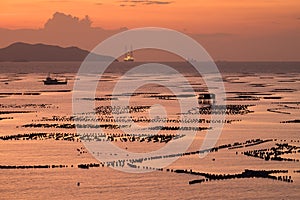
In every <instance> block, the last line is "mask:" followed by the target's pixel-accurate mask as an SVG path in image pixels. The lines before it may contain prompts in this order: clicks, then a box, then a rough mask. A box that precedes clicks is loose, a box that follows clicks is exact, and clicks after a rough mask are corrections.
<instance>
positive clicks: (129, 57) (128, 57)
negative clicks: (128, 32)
mask: <svg viewBox="0 0 300 200" xmlns="http://www.w3.org/2000/svg"><path fill="white" fill-rule="evenodd" d="M133 61H134V57H133V51H132V47H131V50H130V51H128V52H127V53H126V56H125V57H124V62H133Z"/></svg>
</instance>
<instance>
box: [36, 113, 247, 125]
mask: <svg viewBox="0 0 300 200" xmlns="http://www.w3.org/2000/svg"><path fill="white" fill-rule="evenodd" d="M39 121H61V122H64V121H67V122H70V121H76V122H87V121H93V122H107V123H108V122H111V123H113V122H115V123H120V122H121V123H130V122H135V123H139V122H143V123H185V124H188V123H213V124H216V123H224V124H231V123H233V122H239V121H241V120H240V119H223V120H221V119H220V120H212V119H204V118H200V119H194V118H188V117H187V118H183V119H179V118H166V117H158V116H157V117H155V118H148V117H145V116H141V117H133V116H130V117H113V116H108V115H104V116H100V117H92V116H70V117H68V116H62V117H60V116H52V117H51V118H48V117H43V118H42V119H41V120H39Z"/></svg>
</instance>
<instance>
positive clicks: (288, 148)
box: [243, 143, 300, 162]
mask: <svg viewBox="0 0 300 200" xmlns="http://www.w3.org/2000/svg"><path fill="white" fill-rule="evenodd" d="M275 145H276V146H275V147H272V148H269V149H259V150H252V151H245V152H243V154H244V155H246V156H251V157H255V158H260V159H264V160H266V161H268V160H275V161H292V162H299V159H294V158H283V157H281V156H283V155H286V154H299V153H300V147H298V146H295V145H290V144H288V143H283V144H278V143H277V144H275Z"/></svg>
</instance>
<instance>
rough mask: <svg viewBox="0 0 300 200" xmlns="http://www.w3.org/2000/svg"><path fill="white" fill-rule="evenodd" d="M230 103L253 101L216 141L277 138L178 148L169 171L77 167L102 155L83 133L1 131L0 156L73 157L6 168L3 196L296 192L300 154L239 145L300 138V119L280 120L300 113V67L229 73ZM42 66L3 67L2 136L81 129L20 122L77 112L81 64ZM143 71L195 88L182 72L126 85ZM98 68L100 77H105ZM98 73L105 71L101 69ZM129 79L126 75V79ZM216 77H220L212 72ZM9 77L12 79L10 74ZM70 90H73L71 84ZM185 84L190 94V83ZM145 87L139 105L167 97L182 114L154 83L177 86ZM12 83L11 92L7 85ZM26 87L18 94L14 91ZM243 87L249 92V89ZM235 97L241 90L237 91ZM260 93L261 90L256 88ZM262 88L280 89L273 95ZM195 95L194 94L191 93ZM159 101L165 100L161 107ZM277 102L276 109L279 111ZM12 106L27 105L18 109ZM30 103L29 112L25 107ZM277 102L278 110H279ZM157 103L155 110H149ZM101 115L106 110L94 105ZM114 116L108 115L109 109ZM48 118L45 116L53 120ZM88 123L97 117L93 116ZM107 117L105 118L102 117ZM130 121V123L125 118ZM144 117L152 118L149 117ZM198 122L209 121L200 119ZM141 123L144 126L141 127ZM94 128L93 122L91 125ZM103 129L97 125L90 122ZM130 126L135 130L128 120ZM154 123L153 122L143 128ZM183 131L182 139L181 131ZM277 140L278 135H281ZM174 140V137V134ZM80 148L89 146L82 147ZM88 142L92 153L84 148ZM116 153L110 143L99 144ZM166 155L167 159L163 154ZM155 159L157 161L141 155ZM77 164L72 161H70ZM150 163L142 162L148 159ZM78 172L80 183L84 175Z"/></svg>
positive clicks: (144, 146)
mask: <svg viewBox="0 0 300 200" xmlns="http://www.w3.org/2000/svg"><path fill="white" fill-rule="evenodd" d="M222 76H223V79H224V80H225V82H224V85H225V89H226V96H227V99H228V101H227V105H252V106H250V107H249V108H248V109H249V110H250V111H253V112H250V113H248V114H244V115H241V114H237V115H228V116H226V119H227V120H238V121H233V122H232V123H231V124H225V125H224V127H223V129H222V134H221V136H220V138H219V140H218V141H217V144H216V146H220V145H223V144H233V143H235V142H241V143H242V142H245V141H247V140H253V139H258V138H260V139H262V140H265V139H272V140H273V141H271V142H267V143H262V144H259V145H255V146H249V147H243V148H237V149H226V148H225V149H222V150H219V151H218V152H211V153H209V154H208V155H207V156H205V157H204V158H199V156H198V155H189V156H183V157H180V158H179V159H178V160H176V161H175V162H174V163H172V164H171V165H169V166H167V167H165V168H164V169H163V171H154V172H150V173H125V172H122V171H119V170H122V168H120V167H119V168H118V170H116V169H113V168H110V167H106V166H105V167H99V168H89V169H80V168H78V167H77V165H78V164H82V163H98V162H99V161H98V160H96V159H95V158H94V157H93V156H92V153H91V152H88V153H86V152H87V150H86V149H85V147H84V146H85V145H86V144H84V143H83V142H77V141H62V140H54V139H47V140H23V139H22V140H0V158H1V161H0V165H2V166H3V165H10V166H13V165H68V167H65V168H48V169H0V180H1V181H2V184H1V187H0V194H1V196H0V198H1V199H68V198H72V199H99V198H100V199H112V198H114V199H132V198H139V199H200V198H207V199H231V198H235V199H275V198H276V199H279V198H280V199H299V197H300V192H299V186H300V173H296V172H294V171H295V170H300V168H299V162H293V161H275V160H269V161H265V160H264V159H259V158H254V157H249V156H245V155H243V154H242V152H245V151H250V150H258V149H268V148H271V147H274V146H276V143H288V144H290V145H295V146H297V147H300V142H299V140H300V138H299V128H300V124H299V123H281V122H283V121H289V120H295V119H299V116H300V115H299V114H300V105H299V96H300V84H299V82H300V79H298V77H299V74H297V73H285V74H272V73H256V74H239V73H224V74H222ZM44 77H45V74H44V73H28V74H18V73H2V74H1V77H0V79H1V82H0V97H1V98H0V104H1V106H0V111H9V113H7V114H0V118H3V119H2V120H0V126H1V132H0V136H9V135H17V134H25V133H75V131H76V130H75V129H72V128H71V129H67V128H45V127H27V128H26V127H22V126H23V125H26V124H56V123H57V124H69V123H74V122H72V121H66V120H65V119H63V120H58V121H54V120H51V119H53V116H58V117H70V116H71V115H72V114H73V113H72V94H73V91H72V90H73V83H74V81H75V79H76V74H74V73H64V74H62V73H61V74H59V75H58V78H62V77H68V78H69V82H68V85H59V86H58V85H56V86H45V85H43V83H42V82H41V81H42V80H43V79H44ZM119 77H120V76H119V75H117V74H111V73H109V74H107V76H106V77H104V79H106V80H109V81H101V86H98V89H97V92H96V97H99V98H100V97H108V96H105V95H110V94H111V91H112V89H113V87H114V84H115V83H117V81H118V80H119V79H118V78H119ZM137 77H143V78H144V79H149V80H156V81H158V80H160V81H162V82H160V83H164V82H169V83H170V86H171V87H170V88H172V87H174V88H181V89H188V87H186V86H185V85H184V84H183V82H181V80H179V79H177V77H176V76H174V75H170V76H166V75H161V76H159V75H155V76H152V77H149V76H143V75H141V74H139V75H137V76H135V77H130V78H131V79H126V80H124V81H125V82H123V84H124V87H125V89H124V90H122V91H124V93H126V84H127V83H128V81H129V82H130V81H132V80H135V79H136V78H137ZM98 78H100V77H98ZM98 78H97V79H95V80H91V81H98V80H99V79H98ZM188 79H189V81H190V82H191V83H192V85H193V87H194V88H198V87H201V86H202V87H203V88H204V89H207V88H205V84H204V82H203V80H201V79H199V78H198V77H194V76H193V75H189V77H188ZM126 81H127V82H126ZM214 81H216V82H218V81H220V80H217V79H216V80H214ZM5 83H7V84H5ZM69 90H71V91H69ZM185 91H186V92H183V93H182V94H191V92H189V90H185ZM28 92H36V93H39V95H28ZM137 92H139V93H138V95H136V96H134V97H131V99H130V105H132V106H140V105H149V106H152V105H154V104H161V105H162V106H164V108H165V110H166V112H167V117H168V118H172V119H174V118H175V119H176V117H177V116H178V113H179V110H178V101H177V100H176V99H175V100H172V99H165V98H155V96H151V95H153V94H152V93H154V92H155V93H158V94H159V95H167V94H170V90H168V89H166V88H164V87H157V85H146V86H143V87H141V88H139V90H138V91H137ZM4 93H5V94H4ZM15 93H20V94H15ZM245 96H246V97H245ZM114 97H116V98H117V99H118V101H119V102H121V101H123V100H125V99H126V98H127V96H126V94H119V95H116V96H114ZM237 97H238V98H237ZM252 97H255V98H252ZM263 97H281V98H275V99H272V98H269V99H267V98H266V99H265V98H263ZM195 98H197V97H193V96H191V97H187V99H190V101H192V100H195ZM92 102H95V106H109V105H110V104H109V103H110V102H109V101H106V100H103V99H100V100H98V101H97V100H96V101H92ZM159 108H161V107H159ZM274 110H275V111H276V112H273V111H274ZM14 111H22V112H21V113H14ZM28 111H30V112H28ZM278 111H279V112H278ZM156 112H158V110H154V111H153V113H152V114H154V115H155V113H156ZM97 116H98V117H101V116H102V115H97ZM142 116H144V117H150V118H151V115H150V114H149V113H148V111H146V112H137V113H132V117H135V118H138V117H142ZM106 117H107V116H106ZM200 117H201V118H203V119H209V118H210V116H209V115H203V116H202V115H201V116H200ZM45 119H48V121H46V120H45ZM86 123H88V124H89V123H90V122H86ZM101 123H102V122H101ZM125 124H126V123H125ZM139 125H142V126H145V127H147V123H140V124H139ZM166 126H168V127H169V126H176V123H175V122H169V123H167V124H166ZM199 126H201V127H207V126H209V124H207V123H201V124H199ZM143 130H144V129H142V128H141V127H139V128H137V130H135V131H137V132H139V133H143ZM91 131H92V129H91ZM93 131H97V130H93ZM127 131H134V130H133V129H130V128H129V129H127ZM210 131H212V130H203V131H197V132H195V134H196V137H195V139H194V142H193V144H192V145H191V146H190V148H189V149H188V151H197V150H199V149H200V146H201V144H202V142H203V139H204V137H205V136H206V135H207V134H210ZM144 132H145V133H152V132H151V130H144ZM105 133H107V134H111V133H122V131H121V130H119V129H107V130H105ZM160 133H161V134H177V132H176V131H174V130H172V131H170V130H164V131H161V132H160ZM177 140H180V139H177ZM275 140H276V141H275ZM172 142H173V141H171V143H172ZM113 144H115V145H117V146H119V147H120V148H123V149H126V150H128V151H131V152H149V151H153V150H155V149H159V148H161V147H163V146H165V145H168V144H165V143H159V142H158V143H154V142H143V143H142V142H131V143H130V142H121V141H120V140H118V141H116V142H113ZM81 148H82V149H81ZM82 151H85V153H82ZM100 153H103V155H104V154H107V155H108V154H110V153H111V152H109V150H108V151H107V152H100ZM282 157H284V158H293V159H295V160H297V159H300V153H292V154H285V155H283V156H282ZM159 162H160V161H159ZM143 164H144V165H145V166H146V165H149V166H151V165H153V163H152V162H145V163H143ZM72 165H73V167H72ZM142 166H143V165H141V167H142ZM166 169H188V170H190V169H192V170H193V171H199V172H207V173H216V174H229V173H230V174H234V173H241V172H242V171H244V170H245V169H252V170H288V173H286V174H275V175H276V176H277V175H282V176H291V178H292V180H293V183H288V182H283V181H277V180H271V179H266V178H244V179H230V180H212V181H207V182H204V183H201V184H194V185H189V181H191V180H195V179H201V178H203V177H198V176H195V175H192V174H178V173H173V172H167V171H166ZM78 182H80V186H77V183H78Z"/></svg>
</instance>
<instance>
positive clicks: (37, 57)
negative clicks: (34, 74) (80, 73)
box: [0, 42, 114, 62]
mask: <svg viewBox="0 0 300 200" xmlns="http://www.w3.org/2000/svg"><path fill="white" fill-rule="evenodd" d="M89 53H90V52H89V51H86V50H82V49H80V48H78V47H66V48H63V47H60V46H54V45H46V44H27V43H22V42H17V43H13V44H11V45H9V46H7V47H5V48H2V49H0V61H2V62H4V61H12V62H27V61H83V60H84V59H85V57H86V56H87V55H88V54H89ZM91 56H92V57H91V58H92V60H97V61H109V60H113V59H114V58H112V57H110V56H104V55H97V54H92V55H91Z"/></svg>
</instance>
